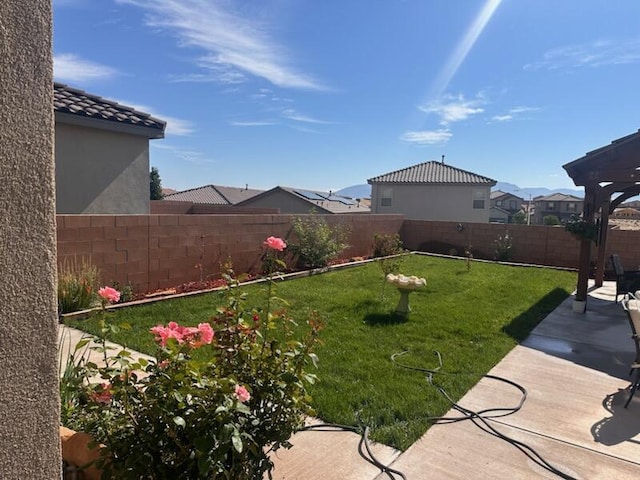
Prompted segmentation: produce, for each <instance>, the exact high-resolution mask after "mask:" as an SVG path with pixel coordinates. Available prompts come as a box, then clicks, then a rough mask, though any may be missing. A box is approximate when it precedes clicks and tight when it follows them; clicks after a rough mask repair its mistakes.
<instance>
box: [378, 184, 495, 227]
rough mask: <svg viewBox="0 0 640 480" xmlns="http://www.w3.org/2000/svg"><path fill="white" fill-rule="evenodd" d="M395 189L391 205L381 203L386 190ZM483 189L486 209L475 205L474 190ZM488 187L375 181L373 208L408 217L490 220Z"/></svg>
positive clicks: (445, 219) (456, 220)
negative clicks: (382, 182) (381, 182)
mask: <svg viewBox="0 0 640 480" xmlns="http://www.w3.org/2000/svg"><path fill="white" fill-rule="evenodd" d="M389 188H390V189H391V190H392V202H391V206H389V207H383V206H381V198H382V195H383V191H384V190H385V189H389ZM478 190H479V191H482V192H484V196H485V202H484V209H474V208H473V199H474V197H473V195H474V192H475V191H478ZM490 190H491V187H489V186H486V187H485V186H466V185H400V184H373V185H372V186H371V211H372V212H373V213H401V214H404V216H405V217H406V218H407V219H409V220H431V221H452V222H479V223H482V222H488V221H489V195H490Z"/></svg>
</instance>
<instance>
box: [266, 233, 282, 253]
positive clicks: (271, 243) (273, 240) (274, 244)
mask: <svg viewBox="0 0 640 480" xmlns="http://www.w3.org/2000/svg"><path fill="white" fill-rule="evenodd" d="M262 244H263V245H265V246H266V247H267V248H271V249H272V250H277V251H279V252H281V251H283V250H284V249H285V248H287V244H286V243H284V240H282V239H281V238H278V237H269V238H267V239H266V240H265V241H264V242H263V243H262Z"/></svg>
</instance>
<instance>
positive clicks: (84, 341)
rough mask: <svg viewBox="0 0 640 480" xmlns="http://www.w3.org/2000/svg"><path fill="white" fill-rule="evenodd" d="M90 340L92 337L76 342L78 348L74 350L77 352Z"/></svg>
mask: <svg viewBox="0 0 640 480" xmlns="http://www.w3.org/2000/svg"><path fill="white" fill-rule="evenodd" d="M89 342H91V339H90V338H85V339H84V340H80V341H79V342H78V343H76V348H75V349H74V350H73V351H74V352H77V351H78V350H80V349H81V348H82V347H84V346H85V345H86V344H87V343H89Z"/></svg>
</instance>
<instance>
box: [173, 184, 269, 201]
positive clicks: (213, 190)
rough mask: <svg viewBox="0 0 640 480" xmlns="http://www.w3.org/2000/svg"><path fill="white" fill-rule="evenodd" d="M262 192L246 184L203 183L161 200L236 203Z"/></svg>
mask: <svg viewBox="0 0 640 480" xmlns="http://www.w3.org/2000/svg"><path fill="white" fill-rule="evenodd" d="M262 192H264V190H256V189H250V188H248V186H247V187H244V188H242V187H225V186H222V185H204V186H202V187H197V188H191V189H189V190H183V191H182V192H175V193H171V194H169V195H165V196H164V198H163V200H171V201H175V202H191V203H201V204H208V205H236V204H238V203H240V202H243V201H245V200H248V199H249V198H251V197H255V196H256V195H258V194H260V193H262Z"/></svg>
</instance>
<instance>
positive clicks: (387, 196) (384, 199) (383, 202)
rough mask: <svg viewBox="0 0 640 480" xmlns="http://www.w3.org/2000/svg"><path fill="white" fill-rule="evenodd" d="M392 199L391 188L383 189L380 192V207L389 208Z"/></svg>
mask: <svg viewBox="0 0 640 480" xmlns="http://www.w3.org/2000/svg"><path fill="white" fill-rule="evenodd" d="M392 199H393V190H392V189H391V188H384V189H383V190H382V196H381V197H380V206H381V207H390V206H391V203H392Z"/></svg>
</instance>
